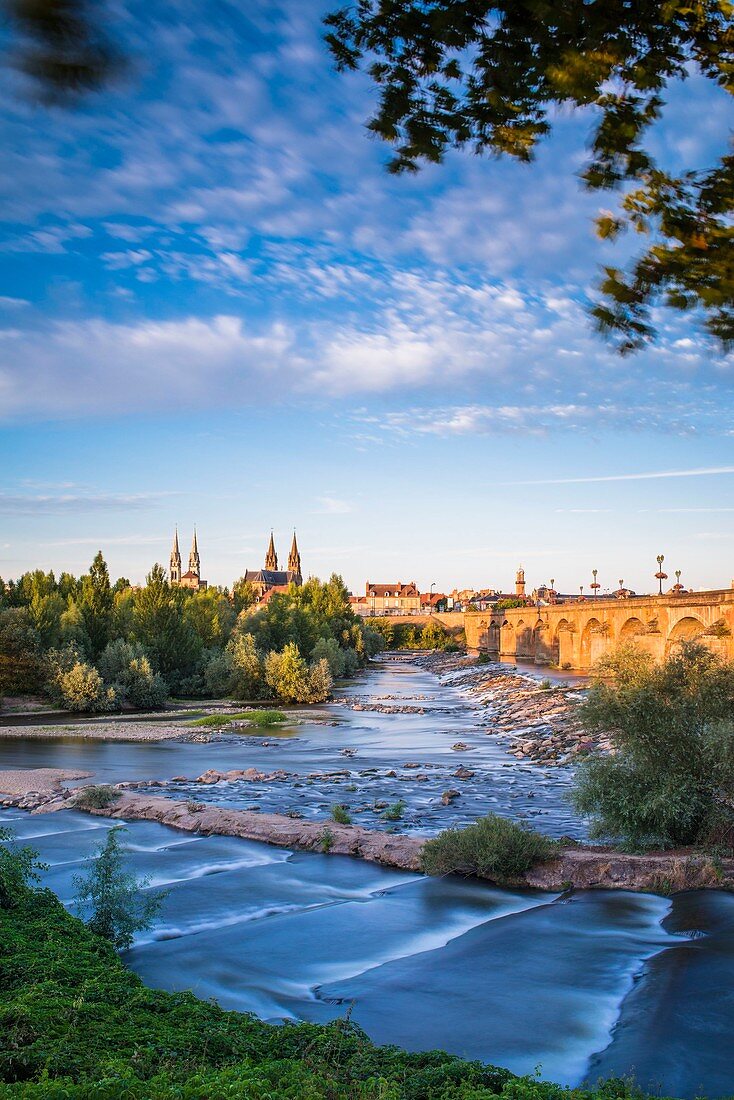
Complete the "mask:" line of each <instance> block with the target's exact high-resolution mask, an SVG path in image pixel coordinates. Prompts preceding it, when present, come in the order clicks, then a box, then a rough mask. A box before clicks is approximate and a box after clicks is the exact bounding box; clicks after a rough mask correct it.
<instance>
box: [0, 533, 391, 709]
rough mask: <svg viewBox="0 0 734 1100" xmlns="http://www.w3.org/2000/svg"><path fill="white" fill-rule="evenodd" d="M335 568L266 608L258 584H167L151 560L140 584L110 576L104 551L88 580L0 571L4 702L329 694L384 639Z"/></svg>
mask: <svg viewBox="0 0 734 1100" xmlns="http://www.w3.org/2000/svg"><path fill="white" fill-rule="evenodd" d="M382 644H383V643H382V638H381V635H380V634H379V633H377V632H376V631H374V630H371V629H370V628H369V627H366V626H364V625H363V624H362V622H361V621H360V620H359V619H358V617H357V616H356V615H355V614H354V612H353V611H352V608H351V605H350V603H349V594H348V592H347V590H346V588H345V586H344V583H343V582H342V580H341V578H340V577H337V576H332V577H331V578H330V580H328V581H327V582H325V583H322V582H321V581H319V580H316V579H311V580H308V581H307V582H306V583H305V584H304V585H303V586H301V587H296V586H295V585H292V586H291V587H290V588H289V590H288V591H287V592H277V593H275V594H274V595H273V596H272V597H271V599H270V601H269V602H268V604H267V605H266V606H259V605H258V604H257V603H256V602H255V593H254V591H253V589H252V586H251V585H249V584H247V583H245V582H241V581H240V582H237V583H236V584H235V585H234V586H233V588H232V591H229V590H227V589H224V588H215V587H212V588H208V589H206V590H204V591H199V592H193V591H191V590H188V589H185V588H180V587H176V586H171V585H170V584H169V582H168V579H167V576H166V573H165V571H164V570H163V568H162V567H161V566H160V565H155V566H154V567H153V569H152V570H151V572H150V573H149V574H148V577H147V579H146V583H145V585H144V586H143V587H141V588H135V587H133V586H132V585H131V584H130V582H129V581H128V580H127V579H126V578H124V577H121V578H120V579H119V580H118V581H116V582H115V584H112V583H111V582H110V578H109V574H108V570H107V565H106V563H105V561H104V558H103V557H102V555H101V553H100V554H97V556H96V557H95V559H94V561H93V562H92V565H91V567H90V569H89V572H88V573H87V574H86V575H85V576H83V577H78V578H77V577H73V576H71V575H70V574H68V573H62V574H61V576H60V577H59V578H58V580H57V578H56V577H55V575H54V574H53V573H52V572H50V573H43V572H42V571H40V570H36V571H35V572H33V573H26V574H24V575H23V576H21V577H20V578H19V579H18V580H17V581H9V582H4V581H3V580H2V578H0V699H1V698H2V696H3V695H13V694H25V693H29V692H40V693H42V694H43V695H45V696H46V697H47V698H48V699H49V700H50V701H51V702H52V703H53V704H54V705H56V706H61V707H64V708H65V709H69V710H73V711H111V710H119V709H120V708H121V707H124V706H130V707H135V708H137V709H142V710H152V709H156V708H158V707H161V706H162V705H163V703H164V702H165V700H166V698H167V696H168V694H169V693H173V694H176V695H178V696H183V697H187V698H212V697H215V698H225V697H227V698H232V699H247V700H252V699H280V700H282V701H283V702H287V703H309V702H321V701H322V700H324V699H328V698H329V696H330V694H331V690H332V685H333V681H334V680H335V679H339V678H341V677H344V676H350V675H352V674H353V673H354V672H356V671H357V670H358V669H359V668H360V667H361V666H362V665H363V664H364V663H365V661H366V660H367V658H368V657H369V656H370V655H371V654H373V653H376V652H378V650H379V649H380V648H382Z"/></svg>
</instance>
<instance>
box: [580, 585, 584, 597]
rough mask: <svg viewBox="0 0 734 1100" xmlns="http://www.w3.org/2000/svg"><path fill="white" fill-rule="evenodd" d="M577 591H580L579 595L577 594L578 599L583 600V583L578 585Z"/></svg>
mask: <svg viewBox="0 0 734 1100" xmlns="http://www.w3.org/2000/svg"><path fill="white" fill-rule="evenodd" d="M579 592H580V593H581V595H580V596H579V599H580V600H583V598H584V586H583V584H580V585H579Z"/></svg>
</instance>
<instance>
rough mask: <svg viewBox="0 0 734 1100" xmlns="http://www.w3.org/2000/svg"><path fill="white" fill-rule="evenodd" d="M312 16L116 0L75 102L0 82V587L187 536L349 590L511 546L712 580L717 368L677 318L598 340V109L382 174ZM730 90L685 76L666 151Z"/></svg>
mask: <svg viewBox="0 0 734 1100" xmlns="http://www.w3.org/2000/svg"><path fill="white" fill-rule="evenodd" d="M335 6H338V5H337V4H335V3H334V2H333V0H332V2H323V0H283V2H271V0H252V2H251V3H249V4H248V5H247V11H246V12H243V11H241V10H240V9H239V6H238V5H235V4H230V3H223V4H221V5H218V11H219V16H218V18H214V17H213V16H212V13H211V11H209V10H207V11H205V10H204V8H203V7H202V6H201V5H200V4H199V3H194V0H176V2H175V3H174V2H173V0H170V2H164V0H150V2H148V3H146V4H143V3H142V0H115V2H114V3H113V4H111V6H110V12H111V19H112V24H113V26H112V29H113V30H114V31H115V33H116V34H118V36H119V37H120V39H121V40H122V41H123V43H124V45H125V48H126V51H127V53H128V55H129V57H130V59H131V64H130V66H129V70H128V72H127V74H126V75H125V76H124V77H123V78H122V79H121V80H120V82H119V83H118V84H117V85H115V86H114V87H113V88H112V89H110V90H109V91H108V92H105V93H104V94H102V95H99V96H92V97H91V98H89V99H88V100H86V101H85V102H84V104H83V105H82V106H80V107H79V108H77V109H74V110H71V111H66V110H61V109H59V108H48V107H46V106H41V105H38V104H36V103H34V102H32V101H31V100H29V99H28V98H27V96H26V95H25V94H24V93H25V92H26V91H27V89H25V88H24V86H23V84H22V78H21V77H20V76H19V75H18V74H17V73H12V72H10V71H8V70H4V71H3V72H2V73H1V74H0V83H1V84H2V91H3V95H2V100H1V102H2V111H0V133H1V137H2V147H3V150H4V169H5V170H4V172H3V175H2V178H1V179H0V576H2V577H4V578H8V577H13V576H17V575H18V574H19V573H20V572H22V571H24V570H26V569H31V568H43V569H48V568H51V567H53V568H55V569H56V570H57V571H60V570H63V569H68V570H71V571H73V572H76V573H79V572H80V571H82V570H86V568H87V567H88V565H89V562H90V561H91V558H92V556H93V554H94V553H95V552H96V550H97V549H101V550H102V551H103V553H104V554H105V557H106V559H107V560H108V562H109V565H110V570H111V573H112V574H113V576H117V575H125V576H129V577H130V578H131V579H132V580H134V581H141V580H142V579H143V577H144V575H145V573H146V572H147V571H148V570H149V568H150V566H151V565H152V564H153V563H154V562H155V561H160V562H161V563H162V564H164V565H167V563H168V555H169V551H170V543H171V538H172V535H173V530H174V525H175V524H176V523H178V525H179V534H180V538H181V549H182V553H183V554H184V555H186V554H187V553H188V542H189V540H190V537H191V531H192V528H193V525H194V523H196V525H197V529H198V533H199V542H200V551H201V556H202V572H203V575H204V576H205V577H206V578H207V579H208V580H209V581H210V582H211V583H218V584H231V582H232V581H233V580H234V579H235V578H236V577H238V576H240V575H241V574H242V573H243V572H244V571H245V569H246V568H258V567H259V566H260V564H261V562H262V558H263V556H264V552H265V547H266V544H267V539H268V537H269V534H270V530H271V528H273V529H274V531H275V535H276V539H277V540H278V550H279V553H282V554H285V555H287V551H288V544H289V540H290V537H291V534H292V530H293V528H294V527H295V528H296V529H297V531H298V539H299V544H300V547H301V552H302V557H303V567H304V572H305V573H306V574H310V573H314V574H317V575H321V576H326V575H328V574H329V573H330V572H331V571H332V570H335V571H337V572H340V573H342V574H343V576H344V578H345V580H346V581H347V583H348V585H349V586H350V588H352V589H353V590H354V591H359V590H361V589H362V588H363V585H364V582H365V580H366V579H368V578H369V579H371V580H403V581H408V580H415V581H416V582H418V584H419V585H420V586H421V587H422V588H423V589H428V587H429V586H430V584H431V583H432V582H434V581H435V583H436V587H437V588H438V589H446V588H449V589H450V588H453V587H454V586H457V587H459V588H461V587H470V586H474V587H487V586H497V587H500V588H509V587H511V586H512V583H513V580H514V573H515V569H516V568H517V566H518V565H519V564H523V565H524V566H525V569H526V572H527V579H528V583H529V586H530V587H532V586H534V585H535V584H539V583H546V582H548V581H549V580H550V578H551V577H554V578H555V580H556V585H557V587H559V588H561V589H566V590H571V591H573V590H577V588H578V585H579V584H581V583H583V584H585V585H588V584H589V583H590V582H591V570H592V568H597V569H598V570H599V581H600V583H602V585H603V587H604V588H606V587H609V588H615V587H616V586H617V584H618V580H619V578H620V577H621V578H623V579H624V581H625V584H627V585H629V586H630V587H632V588H635V589H637V590H638V591H641V592H642V591H651V590H653V588H654V587H655V584H656V582H654V580H653V573H654V572H655V568H656V565H655V556H656V555H657V554H658V553H664V554H665V568H666V571H667V572H668V573H669V574H670V576H671V582H672V579H673V571H674V570H675V569H676V568H680V569H681V570H682V572H683V575H682V581H683V583H684V584H686V585H687V586H691V587H694V588H701V587H721V586H727V585H729V584H730V582H731V579H732V576H733V575H734V493H733V492H732V489H733V488H734V415H733V414H734V401H733V400H732V362H731V360H726V359H724V358H722V357H721V356H717V355H716V354H715V353H714V351H713V349H712V348H711V347H710V346H708V345H707V343H706V341H705V339H704V338H703V336H702V335H701V333H700V332H699V331H697V330H695V329H694V328H693V327H692V325H691V322H690V319H687V318H684V317H678V316H673V315H669V316H664V315H662V314H661V315H659V316H658V317H656V323H657V324H658V325H659V327H660V329H661V340H660V342H659V344H658V345H656V346H655V347H654V348H651V349H649V350H648V351H646V352H644V353H642V354H640V355H638V356H635V357H631V358H628V359H624V360H621V359H619V358H618V357H617V356H616V355H615V354H614V353H613V352H612V351H611V350H610V349H609V348H608V347H607V346H606V345H605V344H604V343H603V341H602V340H601V338H600V337H598V336H596V335H595V334H594V333H593V332H592V330H591V327H590V324H589V322H588V320H587V317H586V315H585V312H584V306H585V304H586V302H587V301H588V298H589V294H590V293H591V290H592V288H593V284H594V282H595V280H596V277H597V272H598V269H599V265H600V264H603V263H615V262H619V261H620V260H621V259H623V258H624V254H623V253H621V252H620V250H619V249H618V248H612V247H610V246H608V245H604V244H601V243H600V242H598V241H597V240H596V239H595V237H594V235H593V229H592V225H591V218H592V216H593V215H594V214H595V213H596V212H597V211H598V209H599V207H600V205H601V203H600V199H599V196H589V195H588V194H585V193H584V192H583V191H582V190H581V188H580V186H579V184H578V182H577V180H576V177H575V173H576V172H577V170H578V167H579V164H580V161H581V157H582V154H583V150H584V147H585V142H586V139H587V136H588V130H589V125H588V120H587V119H586V118H585V117H584V116H583V114H580V115H576V116H563V117H562V118H560V119H559V121H558V129H557V132H556V133H555V135H554V137H553V138H552V140H551V141H549V142H548V143H546V144H545V145H544V146H543V147H542V149H541V150H540V152H539V155H538V158H537V161H536V163H535V164H534V165H532V166H530V167H527V166H523V165H519V164H513V163H506V162H498V161H490V160H479V159H476V158H473V157H471V156H470V155H469V154H466V155H462V154H453V155H451V156H450V157H449V159H448V161H447V164H446V165H445V166H444V167H442V168H430V169H428V170H426V171H424V172H422V173H420V174H419V175H418V176H416V177H415V178H410V179H404V178H401V179H395V178H393V177H390V176H388V174H387V173H386V172H385V170H384V163H385V161H386V159H387V155H388V154H387V150H386V149H385V148H382V147H380V145H379V144H377V143H376V142H375V141H374V140H371V139H370V138H369V137H368V135H367V134H366V132H365V129H364V121H365V119H366V118H367V117H368V115H369V112H370V106H371V102H372V99H371V97H372V92H371V90H370V88H369V87H368V85H367V83H366V81H365V79H364V77H363V76H361V75H359V74H352V75H348V76H346V77H345V76H337V75H336V74H335V73H334V72H333V70H332V66H331V62H330V59H329V56H328V54H327V52H326V49H325V47H324V45H323V42H322V41H321V34H322V31H321V26H320V19H321V17H322V16H323V14H324V13H325V12H326V11H328V10H330V9H331V8H333V7H335ZM730 110H731V108H730V105H729V104H728V102H727V97H726V95H725V93H723V92H717V91H716V90H715V89H711V88H708V87H704V86H703V82H702V81H701V80H699V79H697V78H696V76H695V74H694V75H693V76H692V78H691V79H690V80H689V81H687V82H686V83H685V85H683V86H681V87H679V88H676V89H674V90H673V91H672V94H671V106H670V109H669V110H667V111H666V113H665V117H664V120H663V122H662V123H661V124H660V125H659V126H658V127H657V129H656V138H655V141H656V152H657V155H658V156H659V157H660V158H661V160H662V161H663V162H664V163H666V164H670V165H672V166H673V167H676V168H680V167H681V165H682V164H683V163H684V162H685V161H686V160H692V161H693V162H698V161H700V162H701V163H705V162H706V160H707V157H709V156H710V155H711V154H712V153H713V152H718V151H720V148H721V144H722V142H724V141H725V140H726V134H727V129H728V126H729V125H730ZM613 201H614V198H613V196H605V197H604V202H606V203H607V204H609V205H611V203H612V202H613ZM634 244H635V242H634V241H630V242H629V243H626V244H625V243H623V249H624V248H629V249H633V248H634Z"/></svg>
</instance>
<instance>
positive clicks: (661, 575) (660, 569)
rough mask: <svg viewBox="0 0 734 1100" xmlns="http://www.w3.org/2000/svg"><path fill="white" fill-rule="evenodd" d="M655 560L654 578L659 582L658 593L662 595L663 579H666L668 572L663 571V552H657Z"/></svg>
mask: <svg viewBox="0 0 734 1100" xmlns="http://www.w3.org/2000/svg"><path fill="white" fill-rule="evenodd" d="M655 560H656V561H657V563H658V571H657V573H656V574H655V579H656V580H657V581H659V582H660V589H659V592H658V595H659V596H662V594H663V581H667V579H668V574H667V573H663V562H664V561H665V555H664V554H658V556H657V558H656V559H655Z"/></svg>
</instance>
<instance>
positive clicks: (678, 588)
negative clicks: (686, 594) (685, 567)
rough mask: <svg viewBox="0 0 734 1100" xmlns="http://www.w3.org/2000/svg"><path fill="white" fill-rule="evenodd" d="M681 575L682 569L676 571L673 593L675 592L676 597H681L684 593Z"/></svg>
mask: <svg viewBox="0 0 734 1100" xmlns="http://www.w3.org/2000/svg"><path fill="white" fill-rule="evenodd" d="M680 574H681V571H680V569H676V571H675V584H674V585H673V591H674V592H675V594H676V596H678V595H680V593H681V592H682V591H683V585H682V584H681V583H680Z"/></svg>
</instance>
